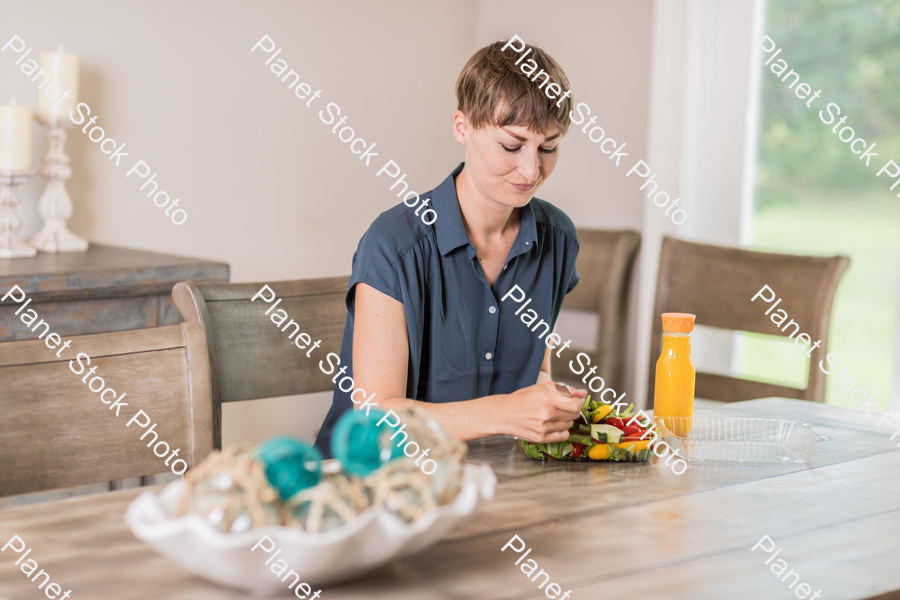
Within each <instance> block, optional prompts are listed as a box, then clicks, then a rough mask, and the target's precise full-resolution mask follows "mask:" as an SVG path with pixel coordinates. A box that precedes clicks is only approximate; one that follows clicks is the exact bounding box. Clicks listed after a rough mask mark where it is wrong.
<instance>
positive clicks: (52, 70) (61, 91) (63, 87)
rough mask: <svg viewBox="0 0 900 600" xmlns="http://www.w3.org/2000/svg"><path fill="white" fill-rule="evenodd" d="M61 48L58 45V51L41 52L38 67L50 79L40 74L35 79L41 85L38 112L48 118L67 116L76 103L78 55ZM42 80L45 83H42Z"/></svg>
mask: <svg viewBox="0 0 900 600" xmlns="http://www.w3.org/2000/svg"><path fill="white" fill-rule="evenodd" d="M62 50H63V48H62V46H60V47H59V52H41V62H40V67H41V70H43V71H44V72H45V73H48V74H49V75H50V79H49V81H48V80H47V78H46V77H44V76H43V75H41V76H39V77H38V78H37V80H36V81H35V83H37V84H38V85H39V86H41V88H40V89H39V90H38V114H39V115H41V116H42V117H45V118H48V119H53V118H58V117H64V116H67V115H68V114H69V111H72V110H75V105H76V104H78V55H77V54H66V53H65V52H63V51H62ZM44 82H46V84H45V85H42V84H43V83H44ZM67 92H69V94H68V95H66V93H67Z"/></svg>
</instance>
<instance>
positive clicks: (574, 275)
mask: <svg viewBox="0 0 900 600" xmlns="http://www.w3.org/2000/svg"><path fill="white" fill-rule="evenodd" d="M579 281H581V275H579V274H578V269H577V268H573V269H572V275H571V276H570V277H569V287H567V288H566V294H568V293H569V292H571V291H572V290H574V289H575V286H576V285H578V282H579Z"/></svg>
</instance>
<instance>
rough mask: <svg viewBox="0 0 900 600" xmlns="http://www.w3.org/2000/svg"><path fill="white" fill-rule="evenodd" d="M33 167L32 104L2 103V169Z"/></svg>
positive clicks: (0, 135)
mask: <svg viewBox="0 0 900 600" xmlns="http://www.w3.org/2000/svg"><path fill="white" fill-rule="evenodd" d="M29 169H31V106H29V105H27V104H26V105H22V104H16V99H15V98H13V100H12V103H11V104H4V105H0V171H28V170H29Z"/></svg>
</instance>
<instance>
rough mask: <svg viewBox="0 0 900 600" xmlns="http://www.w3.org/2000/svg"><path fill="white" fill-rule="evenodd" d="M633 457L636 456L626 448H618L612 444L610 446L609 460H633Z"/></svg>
mask: <svg viewBox="0 0 900 600" xmlns="http://www.w3.org/2000/svg"><path fill="white" fill-rule="evenodd" d="M632 456H634V455H633V454H631V452H629V451H628V450H625V449H624V448H618V447H616V446H613V445H612V444H610V446H609V460H619V461H621V460H631V457H632Z"/></svg>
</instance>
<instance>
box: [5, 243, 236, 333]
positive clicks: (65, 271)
mask: <svg viewBox="0 0 900 600" xmlns="http://www.w3.org/2000/svg"><path fill="white" fill-rule="evenodd" d="M228 276H229V267H228V264H227V263H220V262H212V261H208V260H201V259H198V258H187V257H184V256H173V255H171V254H157V253H155V252H144V251H141V250H131V249H128V248H118V247H115V246H104V245H101V244H93V243H92V244H91V246H90V247H89V248H88V250H87V252H73V253H65V254H45V253H43V252H39V253H38V255H37V256H36V257H34V258H16V259H0V296H2V295H3V294H5V293H6V292H7V291H8V290H9V289H10V288H11V287H12V286H13V285H18V286H19V287H20V288H21V289H23V290H24V291H25V293H26V294H27V295H28V297H30V298H32V302H31V304H30V305H29V306H32V307H36V308H35V310H37V311H38V312H39V314H40V316H41V318H42V319H44V320H45V321H47V322H48V323H52V328H53V331H55V332H58V333H59V334H60V335H64V336H65V335H83V334H89V333H105V332H109V331H125V330H129V329H144V328H146V327H159V326H162V325H176V324H178V323H180V322H181V315H179V314H178V311H177V310H176V309H175V305H174V304H173V303H172V298H171V294H172V287H173V286H174V285H175V284H176V283H178V282H179V281H186V280H189V279H190V280H193V281H197V282H201V281H203V282H227V281H228ZM17 309H18V305H14V304H12V303H11V302H10V300H7V301H6V302H4V303H3V304H0V342H7V341H14V340H26V339H33V337H34V334H32V333H31V332H30V331H29V330H28V329H27V328H26V327H24V326H23V325H22V324H21V323H19V322H18V320H19V319H18V317H15V316H14V313H15V311H16V310H17Z"/></svg>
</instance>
